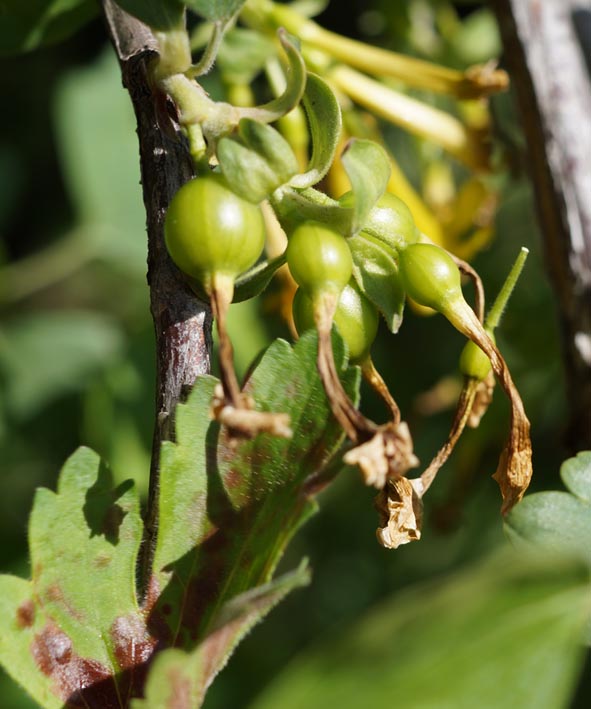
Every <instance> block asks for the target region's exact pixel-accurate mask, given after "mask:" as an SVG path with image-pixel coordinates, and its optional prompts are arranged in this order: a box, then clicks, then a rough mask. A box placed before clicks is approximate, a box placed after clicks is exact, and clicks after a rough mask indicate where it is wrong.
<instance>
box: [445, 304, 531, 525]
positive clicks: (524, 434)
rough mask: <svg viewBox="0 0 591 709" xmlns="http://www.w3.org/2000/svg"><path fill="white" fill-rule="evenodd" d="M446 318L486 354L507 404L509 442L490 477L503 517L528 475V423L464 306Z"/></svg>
mask: <svg viewBox="0 0 591 709" xmlns="http://www.w3.org/2000/svg"><path fill="white" fill-rule="evenodd" d="M446 317H447V318H448V319H449V320H450V321H451V322H452V324H453V325H455V327H457V329H458V330H460V332H463V333H464V334H465V335H467V336H468V337H469V338H470V339H471V340H472V341H473V342H475V343H476V344H477V345H478V346H479V347H480V348H481V349H482V350H483V351H484V352H485V353H486V354H487V356H488V358H489V359H490V363H491V366H492V369H493V372H494V373H495V375H496V377H497V379H498V380H499V383H500V385H501V386H502V388H503V390H504V391H505V393H506V394H507V397H508V398H509V401H510V403H511V424H510V426H511V428H510V432H509V439H508V441H507V444H506V446H505V449H504V451H503V453H502V455H501V457H500V459H499V465H498V468H497V471H496V473H495V474H494V475H493V478H494V479H495V480H496V481H497V483H498V484H499V487H500V488H501V495H502V496H503V505H502V507H501V512H502V513H503V514H507V512H509V510H510V509H511V508H512V507H513V505H515V504H516V503H517V502H519V500H520V499H521V498H522V497H523V493H524V492H525V490H526V489H527V487H528V485H529V483H530V480H531V476H532V463H531V454H532V450H531V439H530V433H529V430H530V424H529V420H528V418H527V416H526V414H525V409H524V408H523V402H522V401H521V397H520V396H519V392H518V391H517V388H516V386H515V384H514V383H513V379H512V378H511V374H510V372H509V368H508V367H507V363H506V362H505V360H504V359H503V356H502V355H501V353H500V352H499V350H498V349H497V347H496V345H495V344H494V343H493V342H492V340H491V339H490V337H489V336H488V334H487V333H486V332H485V330H484V328H483V327H482V324H481V323H480V322H479V321H478V318H477V317H476V315H474V312H473V311H472V309H471V308H470V306H469V305H468V304H467V303H466V304H465V308H461V309H460V308H458V309H456V310H455V311H454V312H449V313H446Z"/></svg>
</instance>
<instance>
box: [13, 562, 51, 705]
mask: <svg viewBox="0 0 591 709" xmlns="http://www.w3.org/2000/svg"><path fill="white" fill-rule="evenodd" d="M34 626H35V604H34V603H33V600H32V598H31V584H30V582H29V581H25V579H19V578H17V577H16V576H0V663H1V664H2V665H3V666H4V667H5V668H6V670H7V671H8V672H9V674H10V675H11V676H12V678H13V679H14V680H15V682H18V683H19V684H20V685H21V686H22V687H23V688H24V689H26V690H27V692H28V693H29V695H30V696H31V697H33V698H34V699H35V700H36V701H37V702H38V703H39V704H40V705H41V706H42V707H46V708H47V709H60V707H62V706H63V702H61V701H60V700H59V699H58V698H57V697H56V696H55V694H53V692H52V680H51V678H49V677H48V676H47V675H44V674H43V673H42V672H39V670H38V668H37V665H36V663H35V659H34V657H33V654H32V653H31V650H30V648H31V644H32V642H33V640H34V636H35V632H34Z"/></svg>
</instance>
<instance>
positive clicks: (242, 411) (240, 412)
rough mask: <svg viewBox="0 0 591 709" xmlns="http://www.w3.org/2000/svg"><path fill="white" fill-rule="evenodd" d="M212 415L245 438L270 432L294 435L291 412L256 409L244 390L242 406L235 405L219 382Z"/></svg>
mask: <svg viewBox="0 0 591 709" xmlns="http://www.w3.org/2000/svg"><path fill="white" fill-rule="evenodd" d="M211 417H212V418H214V419H215V420H216V421H219V422H220V423H221V424H222V425H224V426H227V427H228V429H229V430H230V431H231V432H232V433H233V434H235V435H237V436H241V437H245V438H254V436H256V435H258V434H259V433H270V434H271V435H272V436H278V437H279V438H291V437H292V436H293V431H292V430H291V428H290V425H289V424H290V419H289V414H278V413H274V412H272V411H256V410H255V408H254V401H253V400H252V398H251V397H250V396H248V395H247V394H244V393H242V392H241V393H240V406H238V407H235V406H233V405H232V404H229V403H228V402H227V399H226V397H225V394H224V389H223V387H222V385H221V384H217V385H216V387H215V390H214V394H213V399H212V402H211Z"/></svg>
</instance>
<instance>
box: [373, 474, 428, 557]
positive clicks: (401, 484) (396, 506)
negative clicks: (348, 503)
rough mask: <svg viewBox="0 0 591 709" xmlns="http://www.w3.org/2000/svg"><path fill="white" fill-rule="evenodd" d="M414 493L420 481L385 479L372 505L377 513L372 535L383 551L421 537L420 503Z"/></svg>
mask: <svg viewBox="0 0 591 709" xmlns="http://www.w3.org/2000/svg"><path fill="white" fill-rule="evenodd" d="M415 486H416V487H417V489H415ZM418 490H420V480H416V481H415V480H409V479H408V478H405V477H401V478H398V479H395V480H388V483H387V485H386V487H385V488H384V489H383V490H382V491H381V492H380V493H379V495H378V496H377V497H376V500H375V504H376V508H377V510H378V512H379V514H380V526H379V527H378V529H377V530H376V536H377V538H378V541H379V543H380V544H381V545H382V546H383V547H386V549H397V548H398V547H399V546H401V545H402V544H408V543H409V542H414V541H417V540H419V539H420V538H421V526H422V521H423V502H422V500H421V496H420V494H419V492H418Z"/></svg>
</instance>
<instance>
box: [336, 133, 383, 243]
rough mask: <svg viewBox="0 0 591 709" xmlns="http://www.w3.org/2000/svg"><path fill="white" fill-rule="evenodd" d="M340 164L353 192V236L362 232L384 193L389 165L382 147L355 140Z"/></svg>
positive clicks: (370, 141) (366, 141)
mask: <svg viewBox="0 0 591 709" xmlns="http://www.w3.org/2000/svg"><path fill="white" fill-rule="evenodd" d="M341 160H342V162H343V167H344V168H345V172H346V173H347V176H348V178H349V181H350V182H351V188H352V191H353V210H354V217H353V224H352V233H353V234H355V233H356V232H358V231H359V230H360V229H362V228H363V225H364V224H365V222H366V221H367V217H368V215H369V213H370V211H371V210H372V208H373V207H374V206H375V204H376V202H377V201H378V199H379V198H380V197H381V196H382V195H383V194H384V192H385V191H386V187H387V186H388V180H389V178H390V161H389V159H388V155H387V154H386V151H385V150H384V149H383V148H382V146H381V145H378V144H377V143H374V142H373V141H372V140H364V139H358V138H352V139H351V140H350V141H349V142H348V143H347V145H346V146H345V149H344V150H343V153H342V155H341Z"/></svg>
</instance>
